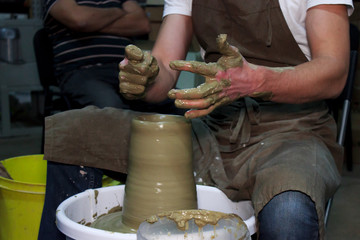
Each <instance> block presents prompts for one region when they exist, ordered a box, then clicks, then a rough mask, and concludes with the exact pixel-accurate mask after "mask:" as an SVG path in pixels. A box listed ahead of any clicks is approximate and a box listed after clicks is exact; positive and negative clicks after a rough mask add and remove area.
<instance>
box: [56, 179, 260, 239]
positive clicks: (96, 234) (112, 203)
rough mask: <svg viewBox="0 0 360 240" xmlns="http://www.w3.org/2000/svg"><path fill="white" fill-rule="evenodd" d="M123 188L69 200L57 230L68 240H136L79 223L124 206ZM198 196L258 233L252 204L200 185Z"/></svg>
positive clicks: (60, 209)
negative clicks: (231, 198) (237, 218)
mask: <svg viewBox="0 0 360 240" xmlns="http://www.w3.org/2000/svg"><path fill="white" fill-rule="evenodd" d="M124 188H125V185H119V186H112V187H104V188H98V189H91V190H87V191H85V192H82V193H79V194H77V195H75V196H72V197H70V198H68V199H66V200H65V201H64V202H62V203H61V204H60V205H59V207H58V209H57V213H56V219H57V227H58V229H59V230H60V231H61V232H62V233H64V234H65V235H66V236H67V239H68V240H98V239H101V240H136V234H124V233H117V232H110V231H105V230H99V229H95V228H91V227H87V226H85V225H82V224H80V223H89V222H93V221H95V219H96V216H101V215H103V214H106V213H108V211H109V210H110V209H112V208H114V207H117V206H119V205H120V206H122V204H123V199H124ZM96 192H97V194H96ZM96 195H97V196H96ZM197 197H198V207H199V208H200V209H206V210H213V211H220V212H224V213H235V214H237V215H239V216H240V217H241V218H242V219H243V220H244V222H245V224H246V225H247V227H248V229H249V231H250V234H251V235H253V234H254V233H255V231H256V228H255V216H254V210H253V208H252V205H251V202H250V201H242V202H232V201H231V200H229V199H228V198H227V197H226V195H225V194H224V193H223V192H222V191H220V190H219V189H217V188H214V187H208V186H201V185H198V186H197Z"/></svg>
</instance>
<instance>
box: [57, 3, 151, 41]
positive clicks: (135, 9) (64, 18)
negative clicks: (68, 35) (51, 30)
mask: <svg viewBox="0 0 360 240" xmlns="http://www.w3.org/2000/svg"><path fill="white" fill-rule="evenodd" d="M50 14H51V15H52V16H53V17H54V18H55V19H56V20H58V21H59V22H61V23H62V24H64V25H65V26H67V27H68V28H70V29H72V30H74V31H78V32H105V33H112V34H115V35H120V36H132V35H139V34H144V33H147V32H148V31H149V30H150V27H149V20H148V19H147V17H146V15H145V13H144V11H143V10H142V9H141V7H140V6H138V5H137V3H136V2H134V1H129V2H126V3H124V4H123V9H121V8H116V7H113V8H96V7H89V6H81V5H78V4H77V3H76V2H75V1H74V0H58V1H57V2H56V3H55V4H54V6H53V7H52V8H51V9H50Z"/></svg>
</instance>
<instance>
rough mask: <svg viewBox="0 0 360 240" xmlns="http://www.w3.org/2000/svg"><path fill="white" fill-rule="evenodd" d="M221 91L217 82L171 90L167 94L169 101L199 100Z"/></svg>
mask: <svg viewBox="0 0 360 240" xmlns="http://www.w3.org/2000/svg"><path fill="white" fill-rule="evenodd" d="M222 89H223V87H222V86H221V84H220V83H219V82H217V81H212V82H206V83H203V84H201V85H199V86H198V87H196V88H188V89H171V90H170V91H169V92H168V97H169V98H171V99H200V98H205V97H207V96H209V95H212V94H214V93H217V92H220V91H221V90H222Z"/></svg>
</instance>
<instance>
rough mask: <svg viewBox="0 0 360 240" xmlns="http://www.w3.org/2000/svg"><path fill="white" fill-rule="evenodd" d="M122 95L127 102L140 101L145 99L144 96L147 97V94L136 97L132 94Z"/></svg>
mask: <svg viewBox="0 0 360 240" xmlns="http://www.w3.org/2000/svg"><path fill="white" fill-rule="evenodd" d="M121 95H122V96H123V97H124V98H126V99H127V100H138V99H142V98H144V96H145V94H140V95H134V94H130V93H122V94H121Z"/></svg>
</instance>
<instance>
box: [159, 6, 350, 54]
mask: <svg viewBox="0 0 360 240" xmlns="http://www.w3.org/2000/svg"><path fill="white" fill-rule="evenodd" d="M279 4H280V8H281V11H282V12H283V15H284V17H285V20H286V23H287V24H288V26H289V28H290V31H291V33H292V34H293V36H294V38H295V40H296V42H297V43H298V45H299V47H300V49H301V50H302V52H303V53H304V55H305V56H306V57H307V58H308V59H309V60H310V59H311V54H310V49H309V44H308V41H307V38H306V30H305V17H306V11H307V10H308V9H309V8H311V7H314V6H317V5H321V4H344V5H347V6H348V15H349V16H350V15H351V14H352V12H353V11H354V6H353V2H352V0H307V1H302V0H292V1H290V0H279ZM191 8H192V0H181V1H179V0H165V6H164V14H163V16H164V17H165V16H166V15H169V14H182V15H186V16H191Z"/></svg>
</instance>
